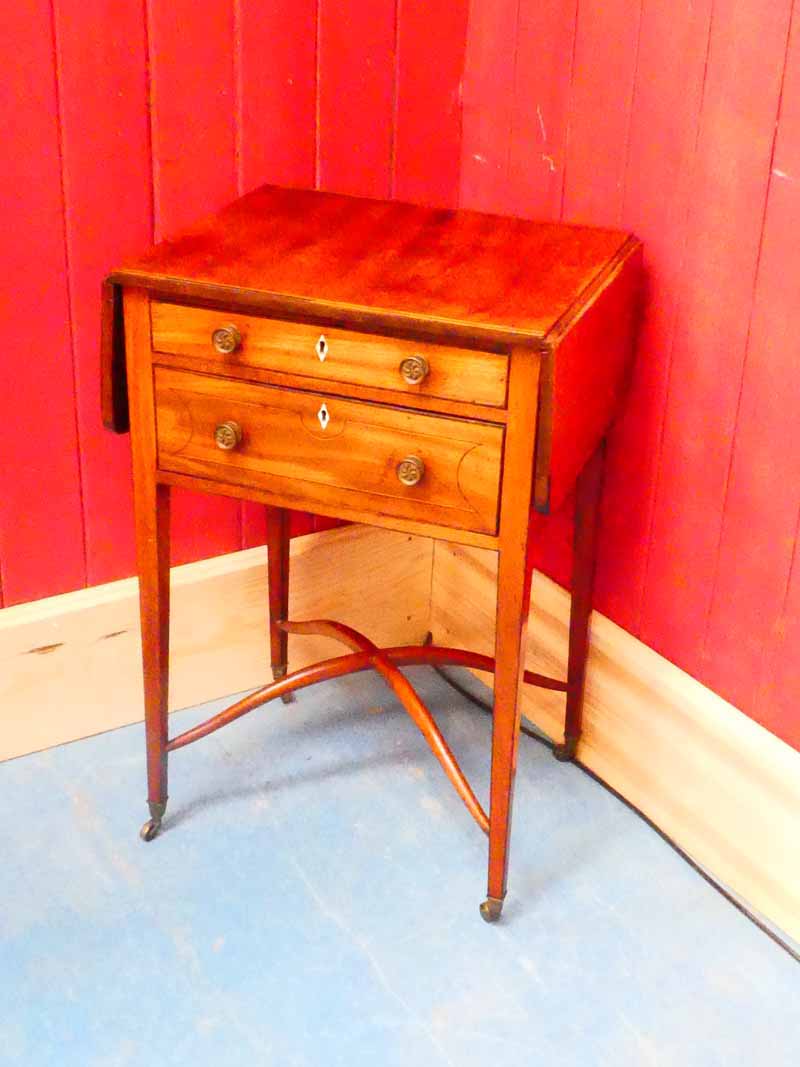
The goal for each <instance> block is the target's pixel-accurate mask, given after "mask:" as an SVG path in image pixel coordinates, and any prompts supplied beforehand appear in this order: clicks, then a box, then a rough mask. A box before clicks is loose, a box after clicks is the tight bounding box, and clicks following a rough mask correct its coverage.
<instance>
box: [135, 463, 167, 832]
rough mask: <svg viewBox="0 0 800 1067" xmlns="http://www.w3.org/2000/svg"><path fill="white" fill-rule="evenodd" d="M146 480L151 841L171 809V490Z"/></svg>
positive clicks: (141, 559) (140, 538) (142, 596)
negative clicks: (169, 748) (169, 767)
mask: <svg viewBox="0 0 800 1067" xmlns="http://www.w3.org/2000/svg"><path fill="white" fill-rule="evenodd" d="M147 481H148V485H147V486H142V485H138V486H136V541H137V555H138V565H139V611H140V616H141V627H142V663H143V667H144V714H145V733H146V743H147V802H148V807H149V809H150V818H149V819H148V820H147V822H146V823H145V824H144V826H143V827H142V829H141V832H140V833H141V837H142V839H143V840H145V841H151V840H152V839H153V838H154V837H155V836H156V834H157V833H158V831H159V829H160V828H161V820H162V819H163V817H164V812H165V810H166V807H167V747H166V746H167V738H168V724H167V714H168V703H167V698H168V688H169V513H170V489H169V486H166V485H155V484H154V483H153V481H152V480H151V479H149V478H148V479H147Z"/></svg>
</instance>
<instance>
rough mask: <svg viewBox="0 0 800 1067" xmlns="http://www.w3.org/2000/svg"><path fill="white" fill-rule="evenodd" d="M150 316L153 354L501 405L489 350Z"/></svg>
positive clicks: (207, 316)
mask: <svg viewBox="0 0 800 1067" xmlns="http://www.w3.org/2000/svg"><path fill="white" fill-rule="evenodd" d="M151 317H152V331H153V337H152V339H153V349H154V350H155V351H156V352H165V353H174V354H176V355H184V356H186V355H188V356H197V357H198V358H202V359H204V360H213V361H218V362H219V363H221V364H223V365H229V366H237V367H253V368H255V369H258V370H269V371H282V372H284V373H287V374H299V375H304V376H306V377H308V378H312V379H318V380H321V381H331V382H347V383H350V384H354V385H363V386H368V387H372V388H375V389H395V390H398V391H400V392H404V393H409V394H412V395H413V394H414V393H422V394H424V395H426V396H433V397H440V398H441V399H444V400H460V401H465V402H468V403H473V404H485V405H488V406H491V407H503V406H504V405H505V402H506V383H507V377H508V358H507V357H506V356H503V355H499V354H498V353H496V352H477V351H473V350H472V349H467V348H451V347H450V346H449V345H434V344H427V343H425V342H417V341H404V340H398V339H396V338H393V337H382V336H380V335H377V334H368V333H355V332H353V331H349V330H337V329H328V328H326V327H320V326H310V325H308V324H304V323H297V322H281V321H280V320H278V319H264V318H259V317H257V316H252V315H250V316H248V315H236V314H232V313H229V312H225V311H209V310H208V309H206V308H191V307H184V306H182V305H180V304H167V303H161V302H158V301H153V303H152V305H151ZM228 326H234V327H235V328H236V331H238V337H237V334H235V333H231V332H228V334H226V335H223V336H222V337H219V336H218V337H217V342H218V344H220V345H221V347H222V348H225V347H230V346H231V345H235V347H234V348H233V351H231V352H225V351H219V350H218V347H217V346H215V343H214V335H215V331H217V330H220V329H221V328H222V329H224V328H225V327H228ZM321 356H322V357H324V358H320V357H321ZM409 378H410V379H411V380H408V379H409Z"/></svg>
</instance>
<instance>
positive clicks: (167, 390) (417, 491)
mask: <svg viewBox="0 0 800 1067" xmlns="http://www.w3.org/2000/svg"><path fill="white" fill-rule="evenodd" d="M155 390H156V412H157V415H156V417H157V434H158V464H159V468H160V469H162V470H165V471H174V472H177V473H181V474H189V475H195V476H197V477H202V478H205V479H210V480H212V481H217V482H223V483H229V484H234V485H238V486H252V487H256V488H259V489H264V490H267V491H270V492H273V493H275V494H276V495H277V496H280V497H281V498H282V502H284V503H285V504H287V505H290V506H293V507H298V508H308V509H310V510H314V508H315V506H319V507H323V508H324V510H331V509H337V508H338V509H339V510H340V511H341V510H342V509H343V508H346V509H350V511H351V512H360V513H362V514H365V515H369V514H373V515H383V516H394V517H397V518H405V519H410V520H415V521H418V522H429V523H435V524H439V525H442V526H449V527H452V528H455V529H462V530H474V531H478V532H482V533H490V534H494V533H495V532H496V530H497V502H498V492H499V486H500V467H501V459H502V451H503V427H502V426H494V425H490V424H486V423H481V422H475V421H472V420H469V419H455V418H449V417H444V416H439V415H428V414H421V413H419V412H414V411H406V410H403V409H399V408H393V407H388V406H385V405H382V404H369V403H365V402H363V401H358V400H347V399H343V398H340V397H331V396H323V395H320V394H318V393H310V392H309V393H307V392H302V391H299V390H292V389H282V388H276V387H274V386H268V385H254V384H251V383H249V382H240V381H234V380H230V379H225V378H215V377H212V376H210V375H201V374H194V373H190V372H188V371H179V370H172V369H170V368H166V367H157V368H156V369H155ZM225 446H227V447H225Z"/></svg>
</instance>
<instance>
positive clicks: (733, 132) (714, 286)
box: [641, 0, 791, 677]
mask: <svg viewBox="0 0 800 1067" xmlns="http://www.w3.org/2000/svg"><path fill="white" fill-rule="evenodd" d="M790 11H791V3H790V2H789V0H774V2H773V3H771V4H769V5H768V6H767V7H765V6H764V5H763V4H760V3H754V2H753V0H725V2H722V0H718V2H717V3H716V5H715V8H714V17H713V19H712V24H711V46H710V49H709V59H708V70H707V74H706V87H705V95H704V100H703V110H702V114H701V119H700V130H699V139H698V148H697V157H696V163H695V169H694V179H693V183H694V193H693V197H692V203H691V207H690V214H689V227H690V231H689V238H688V242H687V249H686V256H685V260H684V264H683V282H682V286H681V293H680V298H679V305H678V306H679V310H678V321H677V326H676V332H675V336H674V339H673V353H672V362H671V368H670V383H669V392H668V400H667V409H666V422H665V428H664V438H663V446H662V452H661V459H660V468H659V477H658V483H657V489H656V502H655V513H654V522H653V531H652V540H651V545H650V562H649V569H648V573H647V578H646V586H645V593H644V611H643V615H642V628H641V637H642V639H643V640H644V641H645V643H647V644H649V645H651V646H652V647H653V648H655V649H656V650H657V651H660V652H662V653H664V654H665V655H667V656H668V657H669V658H671V659H674V660H677V662H679V663H680V664H681V666H682V667H683V668H684V669H685V670H687V671H688V672H689V673H690V674H694V675H695V676H700V677H702V676H703V674H704V670H705V668H706V667H707V662H706V660H705V658H704V656H703V636H704V634H705V631H706V625H707V621H708V613H709V608H710V603H711V593H712V588H713V581H714V574H715V569H716V560H717V553H718V550H719V543H720V530H721V521H722V508H723V503H724V498H725V489H726V483H727V478H728V471H729V466H730V458H731V442H732V437H733V433H734V428H735V420H736V413H737V406H738V401H739V394H740V389H741V385H742V368H743V361H744V352H745V345H746V342H747V334H748V323H749V321H750V314H751V307H752V303H753V292H754V282H755V275H756V266H757V262H758V253H759V247H760V240H761V230H762V225H763V219H764V205H765V198H766V192H767V183H768V179H769V171H770V161H771V157H772V149H773V139H774V133H775V122H776V118H777V113H778V100H779V94H780V90H781V82H782V73H783V68H784V58H785V54H786V43H787V32H788V26H789V17H790Z"/></svg>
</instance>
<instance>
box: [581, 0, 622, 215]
mask: <svg viewBox="0 0 800 1067" xmlns="http://www.w3.org/2000/svg"><path fill="white" fill-rule="evenodd" d="M640 22H641V0H580V3H579V4H578V23H577V30H576V40H575V57H574V61H573V64H572V89H571V95H570V110H569V125H568V128H567V147H566V177H565V183H564V205H563V218H564V219H565V221H567V222H591V223H594V224H595V225H606V226H618V225H619V224H620V222H621V220H622V203H623V195H624V183H625V170H626V166H627V162H628V132H629V128H630V115H631V102H632V96H633V83H634V77H635V74H636V64H637V58H638V52H639V26H640Z"/></svg>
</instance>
